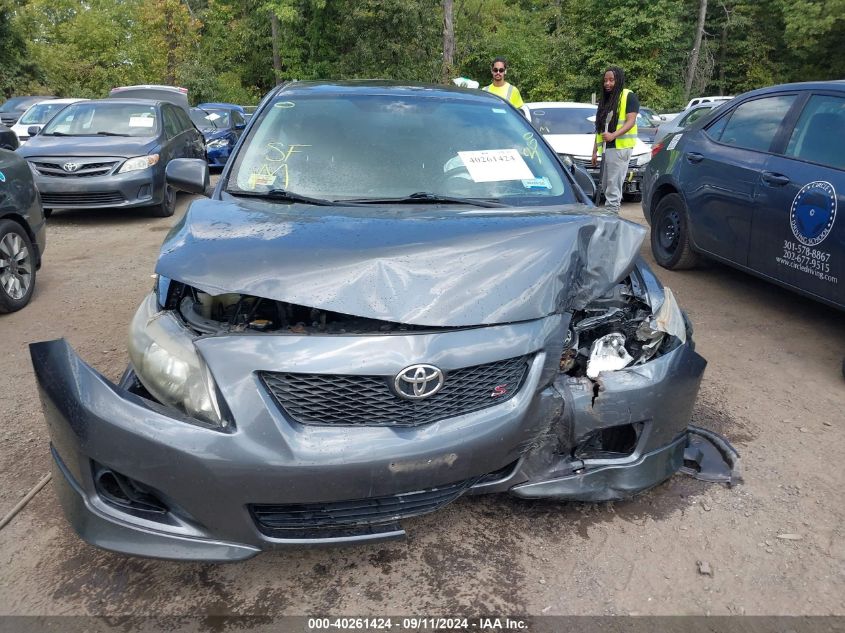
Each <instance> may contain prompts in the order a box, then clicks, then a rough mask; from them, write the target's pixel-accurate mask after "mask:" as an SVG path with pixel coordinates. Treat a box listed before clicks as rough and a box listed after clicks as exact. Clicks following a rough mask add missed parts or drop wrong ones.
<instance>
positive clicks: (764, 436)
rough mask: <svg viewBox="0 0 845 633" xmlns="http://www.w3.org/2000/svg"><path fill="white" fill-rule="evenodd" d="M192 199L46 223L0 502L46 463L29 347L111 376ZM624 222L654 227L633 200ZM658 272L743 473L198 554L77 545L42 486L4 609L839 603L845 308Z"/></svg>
mask: <svg viewBox="0 0 845 633" xmlns="http://www.w3.org/2000/svg"><path fill="white" fill-rule="evenodd" d="M188 201H189V198H188V197H187V196H182V197H181V198H180V206H179V211H178V212H177V216H176V217H175V218H167V219H151V218H149V217H145V216H144V215H143V214H142V213H140V212H137V211H111V212H102V211H97V212H94V211H80V212H57V213H56V214H54V216H53V217H52V218H51V220H50V223H49V227H48V248H47V253H46V257H45V260H44V265H43V268H42V270H41V271H40V272H39V274H38V280H37V289H36V293H35V296H34V299H33V301H32V303H31V304H30V305H29V306H28V307H27V308H26V309H25V310H23V311H21V312H18V313H16V314H12V315H4V316H0V333H2V336H1V337H0V341H2V350H3V351H2V354H0V515H3V514H5V513H6V512H8V511H9V510H10V509H11V508H12V507H13V506H14V505H15V504H16V503H17V502H18V501H19V500H20V498H21V497H22V496H23V495H24V494H25V493H26V492H27V491H28V490H30V488H31V487H32V486H33V485H34V484H35V483H36V482H37V481H38V480H39V479H40V478H41V477H42V476H44V475H45V474H46V473H47V472H48V471H49V453H48V437H47V432H46V428H45V425H44V421H43V417H42V413H41V409H40V404H39V401H38V396H37V394H36V387H35V381H34V378H33V373H32V369H31V366H30V361H29V354H28V349H27V343H29V342H32V341H39V340H45V339H52V338H57V337H65V338H67V339H68V340H69V341H70V343H71V344H72V345H73V347H74V348H75V349H76V350H77V351H78V352H79V354H80V355H81V356H82V357H83V358H84V359H85V360H86V361H87V362H89V363H90V364H91V365H92V366H94V367H95V368H96V369H98V370H99V371H101V372H102V373H103V374H104V375H106V376H107V377H109V378H111V379H117V378H118V377H119V375H120V374H121V372H122V371H123V369H124V367H125V365H126V362H127V356H126V352H125V342H126V330H127V325H128V323H129V320H130V317H131V316H132V315H133V313H134V311H135V309H136V307H137V305H138V303H139V302H140V300H141V298H142V297H143V296H144V295H145V294H146V293H147V292H149V289H150V287H151V283H152V279H151V275H152V273H153V266H154V262H155V259H156V255H157V252H158V247H159V244H160V243H161V241H162V239H163V238H164V236H165V234H166V231H167V230H168V229H169V227H170V226H171V225H172V224H173V223H174V221H175V220H176V219H177V218H178V216H179V215H181V213H182V212H183V210H184V208H185V205H186V204H187V202H188ZM623 214H624V215H625V217H628V218H629V219H632V220H634V221H638V222H641V223H642V222H643V220H642V213H641V210H640V208H639V206H638V205H626V207H625V208H624V210H623ZM643 252H644V253H645V255H646V258H647V259H648V260H649V261H653V260H652V259H651V254H650V251H649V250H648V244H646V245H645V246H644V248H643ZM655 269H656V271H657V273H658V275H659V276H660V278H661V279H662V280H663V282H664V283H665V284H666V285H668V286H670V287H671V288H672V289H673V290H674V291H675V294H676V295H677V297H678V300H679V302H680V303H681V305H682V306H683V307H684V308H685V309H686V310H687V311H688V312H689V314H690V316H691V318H692V320H693V322H694V324H695V329H696V335H695V337H696V340H697V345H698V350H699V351H700V352H701V353H702V354H703V356H704V357H705V358H707V360H708V361H709V366H708V368H707V372H706V375H705V378H704V381H703V384H702V389H701V393H700V396H699V399H698V403H697V406H696V409H695V414H694V422H695V423H697V424H699V425H702V426H705V427H709V428H712V429H715V430H717V431H719V432H721V433H724V434H725V435H726V436H727V437H728V438H729V439H730V440H731V441H732V442H733V443H734V444H735V446H736V447H737V448H738V449H739V451H740V452H741V454H742V460H743V469H744V476H745V483H744V484H743V485H741V486H738V487H735V488H732V489H729V488H726V487H724V486H722V485H716V484H706V483H703V482H699V481H696V480H693V479H691V478H688V477H686V476H682V475H679V476H676V477H674V478H673V479H671V480H670V481H669V482H667V483H666V484H664V485H661V486H659V487H658V488H656V489H655V490H653V491H651V492H649V493H647V494H645V495H643V496H641V497H639V498H636V499H634V500H632V501H629V502H625V503H615V504H601V505H589V504H578V503H575V504H557V503H541V502H533V503H532V502H525V501H518V500H514V499H511V498H509V497H506V496H496V497H474V498H467V499H462V500H459V501H458V502H456V503H454V504H453V505H451V506H449V507H447V508H446V509H445V510H443V511H441V512H438V513H436V514H433V515H429V516H426V517H423V518H419V519H416V520H410V521H406V522H405V523H404V526H405V528H406V530H407V532H408V538H407V539H406V540H404V541H399V542H392V543H388V544H377V545H369V546H357V547H347V548H341V549H316V550H299V551H283V552H273V553H265V554H261V555H259V556H257V557H256V558H254V559H252V560H250V561H248V562H245V563H240V564H231V565H206V564H183V563H175V562H162V561H156V560H144V559H138V558H127V557H124V556H120V555H116V554H112V553H109V552H105V551H101V550H98V549H95V548H93V547H90V546H88V545H86V544H84V543H83V542H82V541H80V540H79V539H78V538H77V537H76V536H75V534H73V533H72V531H71V529H70V528H69V527H68V525H67V524H66V523H65V521H64V518H63V517H62V515H61V512H60V510H59V507H58V504H57V500H56V497H55V494H54V491H53V488H52V484H48V485H47V486H46V487H45V488H44V489H43V490H42V491H41V492H40V493H38V495H37V496H36V497H35V498H34V499H33V501H32V502H31V503H29V505H28V506H26V508H25V509H24V510H23V511H22V512H21V513H20V514H18V515H17V516H16V517H15V519H14V520H13V521H12V522H11V523H10V524H9V525H8V526H6V527H5V528H3V529H2V530H0V614H105V615H118V614H125V615H169V614H174V615H175V614H205V615H220V614H230V613H232V614H255V615H264V614H308V615H314V614H318V615H324V614H327V613H332V614H358V615H384V614H394V615H399V614H429V615H431V614H435V615H440V614H442V615H448V614H464V615H467V614H500V615H501V614H515V615H518V614H526V615H527V614H535V615H536V614H549V615H551V614H632V613H636V614H706V613H709V614H714V615H715V614H741V613H745V614H823V615H826V614H833V613H835V614H845V604H843V596H845V541H843V531H845V528H843V526H844V525H845V503H843V489H845V470H843V467H842V464H843V463H845V419H843V418H845V416H843V412H845V381H843V377H842V372H841V365H842V359H843V356H845V328H843V327H842V314H841V313H838V312H836V311H834V310H832V309H829V308H826V307H824V306H821V305H819V304H817V303H814V302H812V301H809V300H807V299H804V298H801V297H798V296H796V295H794V294H791V293H789V292H786V291H784V290H781V289H779V288H776V287H774V286H772V285H769V284H767V283H764V282H762V281H759V280H757V279H755V278H753V277H750V276H748V275H745V274H741V273H738V272H734V271H733V270H731V269H729V268H726V267H723V266H720V265H715V264H714V265H710V266H708V267H706V268H703V269H698V270H694V271H689V272H683V273H672V272H668V271H666V270H663V269H661V268H657V267H655ZM783 535H795V536H793V537H791V538H780V537H779V536H783ZM702 571H704V572H709V573H702Z"/></svg>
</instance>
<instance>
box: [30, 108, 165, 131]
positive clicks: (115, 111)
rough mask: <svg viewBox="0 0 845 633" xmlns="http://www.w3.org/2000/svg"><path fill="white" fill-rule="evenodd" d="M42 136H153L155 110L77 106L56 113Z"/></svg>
mask: <svg viewBox="0 0 845 633" xmlns="http://www.w3.org/2000/svg"><path fill="white" fill-rule="evenodd" d="M42 134H43V135H45V136H51V135H54V136H141V137H144V136H156V135H158V113H157V112H156V107H155V106H152V105H145V104H133V103H103V102H96V103H79V104H72V105H69V106H68V107H67V109H65V110H63V111H62V112H61V113H59V114H58V115H57V116H56V117H55V118H54V119H53V120H52V121H51V122H50V123H48V124H47V126H46V127H45V128H44V131H43V132H42Z"/></svg>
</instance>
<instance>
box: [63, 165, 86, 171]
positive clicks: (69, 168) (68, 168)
mask: <svg viewBox="0 0 845 633" xmlns="http://www.w3.org/2000/svg"><path fill="white" fill-rule="evenodd" d="M80 167H82V165H80V164H79V163H65V164H64V165H62V169H64V170H65V171H76V170H77V169H79V168H80Z"/></svg>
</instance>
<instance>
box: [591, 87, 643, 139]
mask: <svg viewBox="0 0 845 633" xmlns="http://www.w3.org/2000/svg"><path fill="white" fill-rule="evenodd" d="M630 93H631V91H630V90H628V89H627V88H623V89H622V98H621V99H620V100H619V116H618V117H617V118H618V121H617V123H616V129H617V130H618V129H620V128H621V127H622V126H623V125H625V109H626V106H627V105H628V95H629V94H630ZM636 144H637V120H636V119H634V127H632V128H631V129H630V130H628V131H627V132H625V133H624V134H623V135H622V136H617V137H616V149H627V148H629V147H634V145H636ZM596 145H597V146H598V153H599V154H601V148H602V138H601V134H596Z"/></svg>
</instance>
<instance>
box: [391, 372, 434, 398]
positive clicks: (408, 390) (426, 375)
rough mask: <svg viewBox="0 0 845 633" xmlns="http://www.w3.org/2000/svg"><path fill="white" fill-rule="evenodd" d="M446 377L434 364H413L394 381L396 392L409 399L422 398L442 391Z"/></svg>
mask: <svg viewBox="0 0 845 633" xmlns="http://www.w3.org/2000/svg"><path fill="white" fill-rule="evenodd" d="M445 379H446V377H445V376H444V375H443V372H442V371H440V370H439V369H438V368H437V367H435V366H434V365H411V366H410V367H406V368H405V369H403V370H402V371H400V372H399V373H398V374H397V375H396V379H395V380H394V381H393V385H394V386H395V387H396V393H397V394H399V395H400V396H402V397H403V398H407V399H408V400H421V399H422V398H428V397H429V396H433V395H434V394H435V393H437V392H438V391H440V388H441V387H442V386H443V382H444V381H445Z"/></svg>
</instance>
